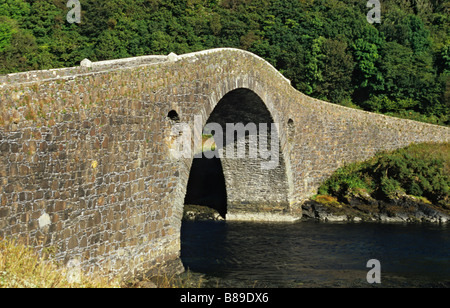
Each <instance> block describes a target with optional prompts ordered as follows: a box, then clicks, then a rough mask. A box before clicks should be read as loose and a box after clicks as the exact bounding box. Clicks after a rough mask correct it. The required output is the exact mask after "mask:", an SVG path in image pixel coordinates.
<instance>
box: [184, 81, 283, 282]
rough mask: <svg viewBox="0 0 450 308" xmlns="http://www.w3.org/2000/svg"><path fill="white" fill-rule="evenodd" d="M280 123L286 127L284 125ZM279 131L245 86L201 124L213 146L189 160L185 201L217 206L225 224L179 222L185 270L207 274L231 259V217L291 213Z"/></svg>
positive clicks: (229, 95) (276, 216) (266, 217)
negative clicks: (229, 245) (199, 156)
mask: <svg viewBox="0 0 450 308" xmlns="http://www.w3.org/2000/svg"><path fill="white" fill-rule="evenodd" d="M282 126H283V128H284V129H286V127H285V123H282ZM277 130H278V127H277V126H276V125H275V123H274V120H273V117H272V115H271V113H270V111H269V110H268V108H267V107H266V105H265V103H264V102H263V101H262V99H261V98H260V97H259V96H258V95H257V94H256V93H254V92H253V91H251V90H249V89H242V88H241V89H236V90H233V91H231V92H229V93H227V94H226V95H224V96H223V98H222V99H221V100H220V101H219V102H218V103H217V105H216V106H215V108H214V110H213V111H212V112H211V114H210V116H209V118H208V120H207V121H206V124H205V126H204V128H203V137H204V139H206V140H208V139H209V140H211V138H213V140H214V149H212V150H211V151H210V150H209V147H208V151H206V152H203V153H202V155H201V158H194V159H193V163H192V166H191V170H190V175H189V179H188V184H187V190H186V195H185V205H186V204H190V203H191V204H192V203H194V204H198V205H204V206H208V207H211V208H215V209H216V210H218V211H219V213H221V215H222V216H225V220H226V222H220V223H217V222H211V221H200V222H198V221H196V222H193V221H184V222H183V223H182V226H181V232H180V233H181V238H180V239H181V255H180V257H181V260H182V262H183V265H184V266H185V268H189V269H191V270H192V271H194V272H202V273H208V272H214V271H215V270H216V269H217V268H220V267H221V266H223V264H226V263H227V262H229V259H226V257H224V256H226V255H227V253H226V251H227V250H228V249H229V247H228V246H227V245H228V244H227V237H228V235H227V230H228V228H229V227H230V226H231V225H236V224H232V223H230V222H229V221H231V220H241V221H242V220H259V221H263V220H274V219H277V220H280V218H281V219H284V217H286V216H289V214H290V208H289V202H288V190H289V188H288V187H289V185H288V181H287V175H286V167H285V162H284V158H283V155H282V153H281V147H280V141H279V140H278V131H277ZM254 141H256V142H254ZM255 147H256V151H255ZM242 149H243V150H244V151H243V152H244V155H240V154H242V153H240V152H239V151H240V150H242ZM230 152H232V153H231V154H230ZM212 154H214V155H212ZM283 216H284V217H283ZM237 225H242V224H237ZM244 225H245V224H244ZM236 253H239V249H238V251H237V252H236ZM235 257H237V258H239V257H241V256H235ZM221 258H225V259H221ZM228 264H229V266H233V267H234V266H236V264H233V263H231V264H230V263H228Z"/></svg>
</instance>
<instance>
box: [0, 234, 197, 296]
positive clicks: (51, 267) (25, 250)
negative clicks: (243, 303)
mask: <svg viewBox="0 0 450 308" xmlns="http://www.w3.org/2000/svg"><path fill="white" fill-rule="evenodd" d="M203 282H204V280H203V276H202V275H201V274H197V273H192V272H190V271H186V272H184V273H182V274H181V275H176V274H167V273H165V272H162V271H161V273H160V274H157V275H154V276H152V277H146V278H142V279H139V280H133V281H130V280H128V281H119V280H112V281H111V280H108V279H107V278H105V277H91V276H87V275H85V274H83V273H82V272H81V271H80V270H77V269H75V270H70V269H69V268H68V267H66V266H62V265H61V264H58V263H56V262H54V261H51V260H47V259H45V258H43V257H41V256H39V255H38V254H37V253H36V251H35V250H34V249H33V248H32V247H27V246H25V245H22V244H20V243H18V242H17V241H15V240H10V239H0V288H149V287H151V288H154V287H156V288H200V287H202V285H203Z"/></svg>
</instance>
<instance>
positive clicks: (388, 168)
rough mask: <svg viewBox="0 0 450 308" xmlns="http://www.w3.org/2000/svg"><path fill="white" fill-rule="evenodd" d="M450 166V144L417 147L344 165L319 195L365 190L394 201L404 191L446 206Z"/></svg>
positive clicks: (342, 194)
mask: <svg viewBox="0 0 450 308" xmlns="http://www.w3.org/2000/svg"><path fill="white" fill-rule="evenodd" d="M449 165H450V144H449V143H443V144H432V143H426V144H415V145H411V146H409V147H406V148H403V149H399V150H396V151H393V152H383V153H379V154H378V155H376V156H375V157H374V158H372V159H369V160H367V161H365V162H360V163H354V164H350V165H347V166H344V167H342V168H340V169H338V170H337V171H336V172H335V173H334V174H333V175H332V176H331V177H330V178H329V179H328V180H326V181H325V182H324V183H323V184H322V185H321V186H320V187H319V190H318V192H319V194H323V195H327V194H329V195H331V196H335V197H338V198H342V197H344V196H348V195H352V194H357V193H358V192H359V191H360V190H361V189H362V190H365V191H366V192H368V193H370V194H371V195H372V196H373V197H381V198H393V197H395V196H396V195H397V194H398V193H399V192H403V193H406V194H409V195H413V196H417V197H425V198H426V199H428V200H430V201H431V202H434V203H443V204H446V203H448V200H449V193H450V189H449V186H450V166H449Z"/></svg>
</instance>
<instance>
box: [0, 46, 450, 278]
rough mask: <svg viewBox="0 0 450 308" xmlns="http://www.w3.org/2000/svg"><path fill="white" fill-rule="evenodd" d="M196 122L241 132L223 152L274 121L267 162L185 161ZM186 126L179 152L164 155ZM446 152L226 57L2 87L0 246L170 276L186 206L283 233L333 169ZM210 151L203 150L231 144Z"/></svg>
mask: <svg viewBox="0 0 450 308" xmlns="http://www.w3.org/2000/svg"><path fill="white" fill-rule="evenodd" d="M207 123H218V124H221V125H222V126H223V127H227V126H226V125H225V124H226V123H241V124H242V125H245V126H244V127H245V128H246V129H248V132H245V134H244V135H243V136H240V139H239V136H238V138H237V141H236V145H237V144H238V143H239V142H242V141H244V142H243V144H244V145H245V144H247V145H248V144H249V142H248V141H249V140H250V139H251V136H252V134H253V135H254V134H255V133H254V132H250V128H251V126H250V125H249V124H251V123H255V124H258V125H259V124H260V123H266V124H268V127H269V128H270V127H272V125H269V124H271V123H274V124H276V125H275V126H274V127H272V129H267V130H264V129H262V128H264V126H258V128H259V130H258V131H257V132H256V135H257V137H258V138H260V139H258V140H262V139H263V137H264V136H266V137H267V143H270V146H269V147H268V149H269V148H270V150H274V151H271V155H270V156H263V155H261V154H262V152H261V153H259V152H258V153H257V155H256V156H255V155H253V156H251V157H250V155H245V156H244V157H240V158H233V157H228V156H226V157H225V156H224V157H222V158H214V159H209V160H208V159H204V158H195V159H193V155H194V154H195V153H198V151H199V148H198V142H197V143H196V140H197V139H196V138H194V137H195V136H197V137H198V136H200V138H201V131H202V127H203V126H204V125H205V124H207ZM185 128H189V130H190V131H191V132H192V136H193V138H192V151H191V153H190V154H187V155H177V153H180V151H178V152H177V151H176V150H177V149H178V150H180V149H181V148H180V147H181V145H182V146H183V147H182V148H183V149H184V147H185V146H186V144H182V143H180V142H179V141H180V140H184V139H182V138H181V137H180V136H182V135H183V134H187V131H186V130H183V129H185ZM209 128H210V127H209ZM213 128H214V126H213ZM225 130H226V129H225ZM211 133H212V131H211ZM215 133H216V131H214V136H215V137H217V136H218V135H215ZM224 133H226V132H224ZM233 136H234V133H233ZM273 140H275V143H273V142H272V141H273ZM449 140H450V129H449V128H445V127H439V126H434V125H429V124H424V123H419V122H414V121H410V120H402V119H396V118H391V117H387V116H384V115H379V114H373V113H368V112H364V111H360V110H355V109H349V108H346V107H342V106H339V105H335V104H330V103H327V102H323V101H319V100H316V99H313V98H311V97H308V96H306V95H304V94H302V93H300V92H298V91H296V90H295V89H294V88H293V87H292V86H291V85H290V82H289V80H287V79H286V78H284V77H283V76H282V75H281V74H280V73H279V72H278V71H277V70H276V69H274V68H273V67H272V66H271V65H270V64H269V63H267V62H266V61H264V60H263V59H261V58H259V57H257V56H255V55H253V54H251V53H248V52H245V51H242V50H236V49H214V50H207V51H202V52H198V53H192V54H186V55H182V56H177V55H174V54H171V55H169V56H145V57H138V58H130V59H121V60H114V61H104V62H96V63H91V62H89V61H83V62H82V65H81V66H80V67H73V68H63V69H55V70H48V71H33V72H25V73H18V74H11V75H4V76H0V237H10V236H11V237H16V238H19V239H21V240H22V241H23V242H25V243H28V244H30V245H33V246H35V247H37V248H38V249H40V250H42V249H44V248H46V247H51V248H52V250H53V251H54V257H55V259H57V260H59V261H61V262H65V263H67V262H69V261H71V260H78V261H79V262H80V263H81V266H82V268H83V269H84V270H85V271H86V272H88V273H93V272H97V273H100V274H102V275H105V276H106V275H108V276H111V277H112V276H121V277H127V276H132V275H137V274H140V273H143V272H145V271H147V270H150V269H155V268H159V270H161V269H163V270H169V269H170V270H179V269H180V268H181V266H180V261H179V255H180V226H181V218H182V212H183V206H184V204H185V202H187V203H196V202H197V203H206V204H208V202H209V203H210V204H213V205H215V206H217V207H218V209H219V210H220V211H221V212H222V214H223V215H224V216H226V218H227V219H230V220H231V219H235V220H236V219H241V220H243V219H252V220H287V221H292V220H296V219H298V218H300V217H301V204H302V202H303V201H304V200H305V199H306V198H308V197H310V196H311V195H313V194H315V193H316V190H317V188H318V186H319V185H320V183H321V182H322V181H323V180H324V179H326V178H327V177H328V176H329V175H330V174H331V173H332V172H333V171H334V170H336V169H337V168H338V167H340V166H342V165H343V164H345V163H349V162H354V161H359V160H363V159H366V158H369V157H371V156H373V155H374V154H375V153H376V152H378V151H381V150H392V149H396V148H400V147H403V146H406V145H408V144H410V143H414V142H415V143H417V142H425V141H426V142H442V141H449ZM216 141H218V140H217V139H216ZM246 141H247V142H246ZM220 143H221V142H217V148H216V150H215V151H219V150H221V149H222V150H223V149H224V148H225V147H226V145H229V144H230V143H229V142H228V143H227V141H226V140H225V142H224V143H223V147H221V146H220ZM196 146H197V147H196ZM231 148H232V147H231ZM236 148H237V147H236ZM247 148H248V149H249V147H248V146H247ZM244 149H245V148H244ZM200 150H201V149H200ZM227 151H228V148H227ZM200 153H201V152H200ZM205 155H206V153H205ZM269 161H275V162H276V164H275V165H273V166H272V168H262V166H263V164H264V163H265V162H266V163H267V162H269ZM191 167H192V168H191Z"/></svg>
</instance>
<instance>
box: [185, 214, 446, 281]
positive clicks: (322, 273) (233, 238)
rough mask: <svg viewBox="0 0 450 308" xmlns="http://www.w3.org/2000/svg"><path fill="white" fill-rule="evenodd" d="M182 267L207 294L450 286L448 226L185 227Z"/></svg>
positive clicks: (309, 224) (306, 224) (209, 224)
mask: <svg viewBox="0 0 450 308" xmlns="http://www.w3.org/2000/svg"><path fill="white" fill-rule="evenodd" d="M371 259H376V260H378V261H379V262H380V265H381V270H380V272H379V273H380V275H379V276H380V277H381V283H379V284H377V283H374V284H369V283H368V282H367V278H366V276H367V273H368V272H369V271H370V270H371V269H372V268H371V267H366V266H367V261H368V260H371ZM181 260H182V261H183V264H184V266H185V268H186V269H189V270H190V271H192V272H194V273H202V274H203V276H204V277H205V280H206V283H205V286H206V287H286V288H291V287H450V225H449V224H447V225H433V224H419V223H418V224H400V223H399V224H396V223H321V222H315V221H301V222H297V223H250V222H226V221H223V222H213V221H184V222H183V224H182V228H181Z"/></svg>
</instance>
